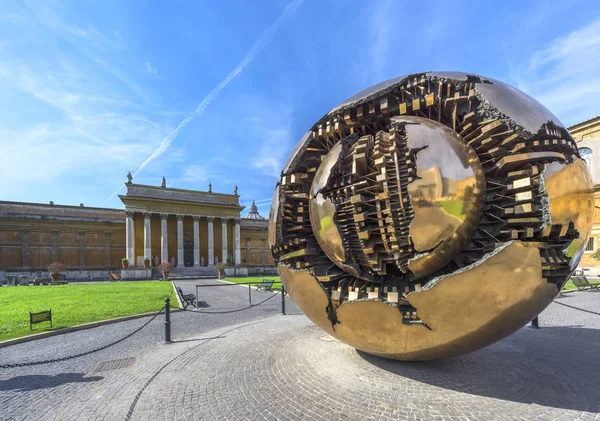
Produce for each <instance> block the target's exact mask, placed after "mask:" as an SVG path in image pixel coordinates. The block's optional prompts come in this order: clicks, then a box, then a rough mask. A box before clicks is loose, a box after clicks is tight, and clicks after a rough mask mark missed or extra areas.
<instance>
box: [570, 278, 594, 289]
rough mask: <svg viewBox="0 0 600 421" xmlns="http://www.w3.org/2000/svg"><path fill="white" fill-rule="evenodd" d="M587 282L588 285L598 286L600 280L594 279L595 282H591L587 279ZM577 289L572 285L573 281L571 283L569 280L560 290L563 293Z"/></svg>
mask: <svg viewBox="0 0 600 421" xmlns="http://www.w3.org/2000/svg"><path fill="white" fill-rule="evenodd" d="M588 281H589V282H590V284H592V285H598V284H600V280H598V279H596V280H592V279H589V278H588ZM574 289H577V287H576V286H575V285H573V281H571V280H570V279H569V280H568V281H567V283H566V284H565V287H564V288H563V289H562V290H563V291H571V290H574Z"/></svg>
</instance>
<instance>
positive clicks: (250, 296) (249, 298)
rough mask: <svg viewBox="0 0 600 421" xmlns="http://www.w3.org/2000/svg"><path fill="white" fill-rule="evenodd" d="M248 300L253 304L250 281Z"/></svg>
mask: <svg viewBox="0 0 600 421" xmlns="http://www.w3.org/2000/svg"><path fill="white" fill-rule="evenodd" d="M248 302H249V303H250V304H249V305H250V306H252V289H250V283H248Z"/></svg>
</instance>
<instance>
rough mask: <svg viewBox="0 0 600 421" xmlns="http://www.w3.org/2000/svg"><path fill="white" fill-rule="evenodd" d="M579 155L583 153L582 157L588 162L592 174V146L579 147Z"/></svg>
mask: <svg viewBox="0 0 600 421" xmlns="http://www.w3.org/2000/svg"><path fill="white" fill-rule="evenodd" d="M579 155H581V159H583V160H584V161H585V163H586V164H587V167H588V170H590V174H591V173H592V155H593V154H592V150H591V149H590V148H579Z"/></svg>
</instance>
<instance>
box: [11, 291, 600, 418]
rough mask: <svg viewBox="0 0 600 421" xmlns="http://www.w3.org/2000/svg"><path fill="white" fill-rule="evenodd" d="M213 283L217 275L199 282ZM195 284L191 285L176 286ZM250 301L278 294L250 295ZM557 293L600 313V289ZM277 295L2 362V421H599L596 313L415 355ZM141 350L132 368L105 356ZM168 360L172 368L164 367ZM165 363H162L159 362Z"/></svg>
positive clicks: (236, 297)
mask: <svg viewBox="0 0 600 421" xmlns="http://www.w3.org/2000/svg"><path fill="white" fill-rule="evenodd" d="M202 282H204V283H208V282H214V281H202ZM180 285H181V286H182V288H183V289H184V291H185V292H186V293H188V292H194V291H193V289H194V288H193V285H194V282H180ZM252 293H253V300H254V302H258V301H259V300H260V299H265V298H268V297H270V296H272V295H271V293H265V292H258V291H254V290H253V291H252ZM201 294H202V296H201V298H200V299H201V300H203V301H206V302H207V304H208V305H209V306H210V307H208V308H206V309H204V310H205V311H225V310H234V309H239V308H241V307H244V306H245V305H246V304H247V299H248V295H247V294H248V291H247V289H246V288H243V287H239V286H232V287H215V288H204V289H202V293H201ZM558 301H559V302H565V303H568V304H570V305H574V306H578V307H583V308H587V309H590V310H594V311H600V292H598V293H595V292H586V293H579V292H577V293H573V294H569V295H567V296H565V297H560V298H559V299H558ZM286 305H287V310H288V313H291V314H294V315H288V316H281V315H280V296H275V297H274V298H273V299H271V300H269V301H267V302H265V303H264V304H263V305H261V306H258V307H254V308H252V309H249V310H245V311H241V312H235V313H226V314H198V313H194V312H192V311H188V312H180V313H174V314H172V323H173V324H172V336H173V339H174V340H175V342H174V343H172V344H169V345H165V344H163V342H162V341H163V337H162V335H163V329H164V327H163V321H164V319H163V318H162V316H161V317H159V318H157V319H155V320H154V321H153V322H152V323H150V324H149V325H148V326H147V327H146V328H145V329H144V330H142V331H141V332H139V333H138V334H136V335H134V336H133V337H131V338H129V339H127V340H125V341H123V342H122V343H119V344H117V345H115V346H113V347H110V348H108V349H106V350H103V351H100V352H98V353H94V354H91V355H88V356H85V357H81V358H77V359H72V360H68V361H64V362H60V363H55V364H49V365H40V366H31V367H23V368H15V369H7V370H0V418H1V419H2V420H88V419H89V420H119V419H121V420H122V419H125V416H126V414H127V411H128V410H129V408H130V406H131V404H132V402H133V401H134V399H135V396H136V395H137V394H138V392H139V391H140V390H142V388H143V386H144V385H145V384H146V382H147V381H148V380H150V379H151V378H152V377H153V376H155V374H156V373H157V372H158V371H159V370H160V369H161V368H162V371H161V372H160V373H159V374H158V375H156V377H155V378H154V379H153V381H152V382H151V383H150V384H149V386H148V387H147V388H146V389H145V390H144V391H143V393H142V395H141V397H140V399H139V401H138V402H137V405H136V407H135V410H134V412H133V417H132V420H156V419H165V420H214V419H232V420H239V419H249V420H264V419H267V420H270V419H274V420H279V419H290V420H297V419H301V420H322V419H324V420H336V419H347V420H363V419H374V420H407V419H414V420H421V419H427V420H438V419H439V420H461V421H462V420H517V419H524V420H531V419H540V420H547V419H569V420H573V419H580V420H600V389H599V388H598V387H597V384H598V380H597V376H598V374H597V373H599V372H600V359H599V358H598V354H597V350H598V345H597V344H598V343H600V316H595V315H591V314H588V313H583V312H578V311H575V310H573V309H569V308H566V307H562V306H560V305H558V304H556V303H554V304H551V305H550V307H549V308H548V309H547V310H546V311H544V313H542V315H541V316H540V326H541V329H532V328H523V329H521V330H520V331H518V332H516V333H515V334H514V335H512V336H510V337H508V338H506V339H504V340H503V341H501V342H499V343H497V344H494V345H492V346H489V347H487V348H485V349H482V350H479V351H476V352H473V353H471V354H468V355H464V356H461V357H456V358H448V359H444V360H440V361H432V362H421V363H414V362H413V363H407V362H399V361H391V360H385V359H382V358H378V357H374V356H371V355H368V354H365V353H362V352H358V351H356V350H354V349H353V348H351V347H349V346H347V345H345V344H343V343H341V342H338V341H325V340H322V338H323V336H324V332H323V331H321V330H318V329H313V328H311V326H312V323H311V322H310V321H309V320H308V319H306V318H305V317H304V316H303V315H301V313H300V312H299V311H298V309H297V308H296V307H295V306H294V304H293V303H292V302H291V301H289V298H288V301H287V304H286ZM146 320H147V319H139V320H132V321H127V322H122V323H118V324H112V325H107V326H102V327H98V328H95V329H90V330H85V331H79V332H72V333H69V334H65V335H59V336H55V337H52V338H46V339H41V340H38V341H35V342H30V343H25V344H19V345H15V346H11V347H8V348H4V349H0V361H2V362H3V363H11V362H21V361H33V360H40V359H45V358H56V357H61V356H64V355H69V354H73V353H78V352H83V351H87V350H89V349H93V348H94V347H97V346H101V345H104V344H106V343H108V342H110V341H113V340H116V339H118V338H120V337H122V336H124V335H125V334H127V333H128V332H130V331H132V330H134V329H135V328H137V327H139V326H141V325H142V324H143V323H145V321H146ZM125 358H135V362H134V363H133V364H131V365H130V366H128V367H124V368H120V369H114V370H109V371H101V372H96V370H97V368H98V367H99V364H100V363H102V362H107V361H111V360H118V359H125ZM169 361H172V362H171V363H170V364H169V365H167V366H166V367H165V364H166V363H168V362H169ZM163 367H164V368H163Z"/></svg>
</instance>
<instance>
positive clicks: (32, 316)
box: [29, 309, 52, 330]
mask: <svg viewBox="0 0 600 421" xmlns="http://www.w3.org/2000/svg"><path fill="white" fill-rule="evenodd" d="M42 322H50V327H52V309H50V310H48V311H40V312H39V313H32V312H29V330H33V327H32V325H34V324H38V323H42Z"/></svg>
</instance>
